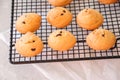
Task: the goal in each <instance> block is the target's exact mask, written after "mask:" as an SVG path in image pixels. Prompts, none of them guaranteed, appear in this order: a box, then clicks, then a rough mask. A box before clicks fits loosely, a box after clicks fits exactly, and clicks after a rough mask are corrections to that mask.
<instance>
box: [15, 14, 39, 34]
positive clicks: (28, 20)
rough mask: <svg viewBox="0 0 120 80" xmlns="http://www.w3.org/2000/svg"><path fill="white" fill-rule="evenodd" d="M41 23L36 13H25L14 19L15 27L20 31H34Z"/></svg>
mask: <svg viewBox="0 0 120 80" xmlns="http://www.w3.org/2000/svg"><path fill="white" fill-rule="evenodd" d="M40 25H41V16H40V15H38V14H36V13H25V14H23V15H22V16H20V17H19V18H18V19H17V21H16V29H17V31H19V32H20V33H26V32H34V31H36V30H37V29H39V27H40Z"/></svg>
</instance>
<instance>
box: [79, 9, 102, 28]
mask: <svg viewBox="0 0 120 80" xmlns="http://www.w3.org/2000/svg"><path fill="white" fill-rule="evenodd" d="M103 21H104V18H103V16H102V14H101V13H100V12H98V11H97V10H94V9H91V8H87V9H84V10H82V11H81V12H80V13H79V14H78V15H77V24H78V25H79V26H80V27H82V28H84V29H87V30H93V29H96V28H98V27H100V26H101V25H102V24H103Z"/></svg>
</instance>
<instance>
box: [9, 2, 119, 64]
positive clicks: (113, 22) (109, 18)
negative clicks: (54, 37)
mask: <svg viewBox="0 0 120 80" xmlns="http://www.w3.org/2000/svg"><path fill="white" fill-rule="evenodd" d="M52 8H53V6H51V5H50V4H49V3H48V2H47V0H12V17H11V31H10V32H11V34H10V58H9V59H10V62H11V63H13V64H21V63H38V62H56V61H75V60H95V59H110V58H120V2H118V3H116V4H111V5H103V4H100V3H99V2H98V1H97V0H73V2H72V3H71V4H70V5H67V6H66V7H65V8H67V9H68V10H70V11H71V12H72V14H73V21H72V23H71V24H70V25H69V26H67V27H66V28H64V29H65V30H68V31H70V32H71V33H73V34H74V35H75V37H76V38H77V43H76V45H75V47H74V48H73V49H70V50H69V51H65V52H58V51H54V50H52V49H51V48H49V46H48V44H47V38H48V36H49V34H50V33H51V32H53V31H55V30H57V29H56V28H54V27H51V25H50V24H48V23H47V21H46V15H47V12H48V11H49V10H50V9H52ZM84 8H93V9H96V10H98V11H100V12H101V13H102V14H103V16H104V19H105V20H104V24H103V25H102V26H101V28H104V29H108V30H110V31H112V32H113V33H114V34H115V35H116V37H117V42H116V45H115V47H113V48H112V49H110V50H107V51H95V50H92V49H90V48H89V47H88V46H87V44H86V42H85V39H86V36H87V35H88V34H89V33H90V32H91V31H87V30H85V29H82V28H80V27H79V26H78V25H77V24H76V16H77V14H78V13H79V11H81V10H82V9H84ZM28 12H35V13H38V14H40V15H41V16H42V25H41V28H40V29H39V30H37V32H35V34H36V35H37V36H39V37H41V39H42V41H43V42H44V49H43V51H42V53H41V54H39V55H37V56H35V57H22V56H21V55H19V54H18V53H17V51H16V49H15V46H14V45H15V43H16V40H17V39H19V38H20V37H21V36H22V34H20V33H19V32H17V31H16V29H15V22H16V20H17V18H18V17H19V16H21V15H22V14H23V13H28Z"/></svg>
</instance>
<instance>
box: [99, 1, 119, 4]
mask: <svg viewBox="0 0 120 80" xmlns="http://www.w3.org/2000/svg"><path fill="white" fill-rule="evenodd" d="M98 1H99V2H100V3H102V4H113V3H116V2H118V0H98Z"/></svg>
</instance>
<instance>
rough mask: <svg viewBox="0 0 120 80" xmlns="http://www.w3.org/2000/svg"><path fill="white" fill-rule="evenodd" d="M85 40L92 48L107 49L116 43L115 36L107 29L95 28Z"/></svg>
mask: <svg viewBox="0 0 120 80" xmlns="http://www.w3.org/2000/svg"><path fill="white" fill-rule="evenodd" d="M86 42H87V44H88V46H90V48H92V49H94V50H108V49H110V48H112V47H113V46H114V44H115V43H116V37H115V35H114V34H113V33H112V32H110V31H109V30H105V29H96V30H94V31H93V32H91V33H90V34H89V35H88V36H87V38H86Z"/></svg>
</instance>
